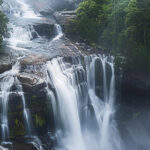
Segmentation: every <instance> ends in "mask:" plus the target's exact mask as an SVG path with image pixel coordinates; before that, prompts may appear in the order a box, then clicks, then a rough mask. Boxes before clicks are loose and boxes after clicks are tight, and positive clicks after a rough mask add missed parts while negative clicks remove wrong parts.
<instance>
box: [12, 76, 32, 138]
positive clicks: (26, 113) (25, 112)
mask: <svg viewBox="0 0 150 150" xmlns="http://www.w3.org/2000/svg"><path fill="white" fill-rule="evenodd" d="M15 85H16V87H17V92H18V93H19V94H20V96H21V100H22V103H23V115H24V119H25V123H26V127H27V136H28V137H31V135H32V134H31V132H32V126H31V119H30V118H31V117H30V111H29V109H28V108H27V107H26V101H25V97H24V92H23V89H22V85H21V83H20V81H19V80H18V79H17V78H16V82H15Z"/></svg>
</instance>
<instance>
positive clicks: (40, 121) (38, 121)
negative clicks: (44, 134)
mask: <svg viewBox="0 0 150 150" xmlns="http://www.w3.org/2000/svg"><path fill="white" fill-rule="evenodd" d="M34 119H35V124H36V126H38V127H42V126H43V125H44V124H45V120H44V119H43V118H42V117H41V116H39V115H37V114H35V115H34Z"/></svg>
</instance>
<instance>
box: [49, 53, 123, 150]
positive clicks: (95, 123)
mask: <svg viewBox="0 0 150 150" xmlns="http://www.w3.org/2000/svg"><path fill="white" fill-rule="evenodd" d="M96 61H99V63H100V65H101V68H102V70H100V73H101V74H102V75H103V76H102V75H101V77H103V79H102V80H103V82H102V83H101V84H102V85H100V86H102V87H103V92H104V93H103V95H104V99H101V98H100V97H98V96H97V95H96V89H95V82H96V78H95V76H96V71H97V70H96V69H95V67H96ZM74 62H76V61H74ZM85 65H86V67H85V68H84V67H83V66H82V65H81V62H80V61H78V62H77V63H73V64H72V65H71V64H69V63H66V62H64V61H63V58H59V57H58V58H55V59H53V60H52V61H50V62H48V63H47V72H48V75H47V76H48V78H47V82H48V85H51V86H52V87H53V88H54V89H55V90H52V89H50V88H47V90H48V96H49V99H51V103H52V107H53V112H54V118H55V123H56V133H55V134H56V140H57V145H56V147H57V148H60V149H62V150H64V149H69V150H75V149H78V150H91V149H94V150H101V149H102V150H120V147H121V144H122V143H121V138H120V135H119V133H118V130H117V127H116V122H115V120H114V114H115V108H114V103H115V75H114V64H113V58H112V57H111V58H108V57H105V56H101V55H91V56H87V57H85ZM108 68H109V70H110V74H109V75H108V73H109V72H108ZM108 76H110V78H109V79H108ZM47 87H49V86H47ZM54 91H55V92H56V94H55V92H54ZM113 137H114V138H113Z"/></svg>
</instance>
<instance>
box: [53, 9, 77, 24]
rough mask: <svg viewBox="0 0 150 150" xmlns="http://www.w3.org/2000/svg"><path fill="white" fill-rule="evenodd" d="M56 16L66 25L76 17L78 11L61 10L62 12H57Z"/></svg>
mask: <svg viewBox="0 0 150 150" xmlns="http://www.w3.org/2000/svg"><path fill="white" fill-rule="evenodd" d="M54 16H55V18H56V20H57V22H58V23H59V24H60V25H65V24H67V23H68V22H69V21H70V20H72V19H74V18H75V17H76V12H75V11H60V12H56V13H55V14H54Z"/></svg>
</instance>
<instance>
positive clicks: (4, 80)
mask: <svg viewBox="0 0 150 150" xmlns="http://www.w3.org/2000/svg"><path fill="white" fill-rule="evenodd" d="M18 72H19V64H18V63H16V64H15V65H14V66H13V67H12V69H11V70H10V71H7V72H4V73H3V74H0V91H1V95H0V100H1V105H2V112H1V117H0V118H1V131H2V143H6V142H7V141H8V140H9V127H8V118H7V111H8V101H9V95H10V91H11V87H12V86H13V84H14V75H16V74H17V73H18Z"/></svg>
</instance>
